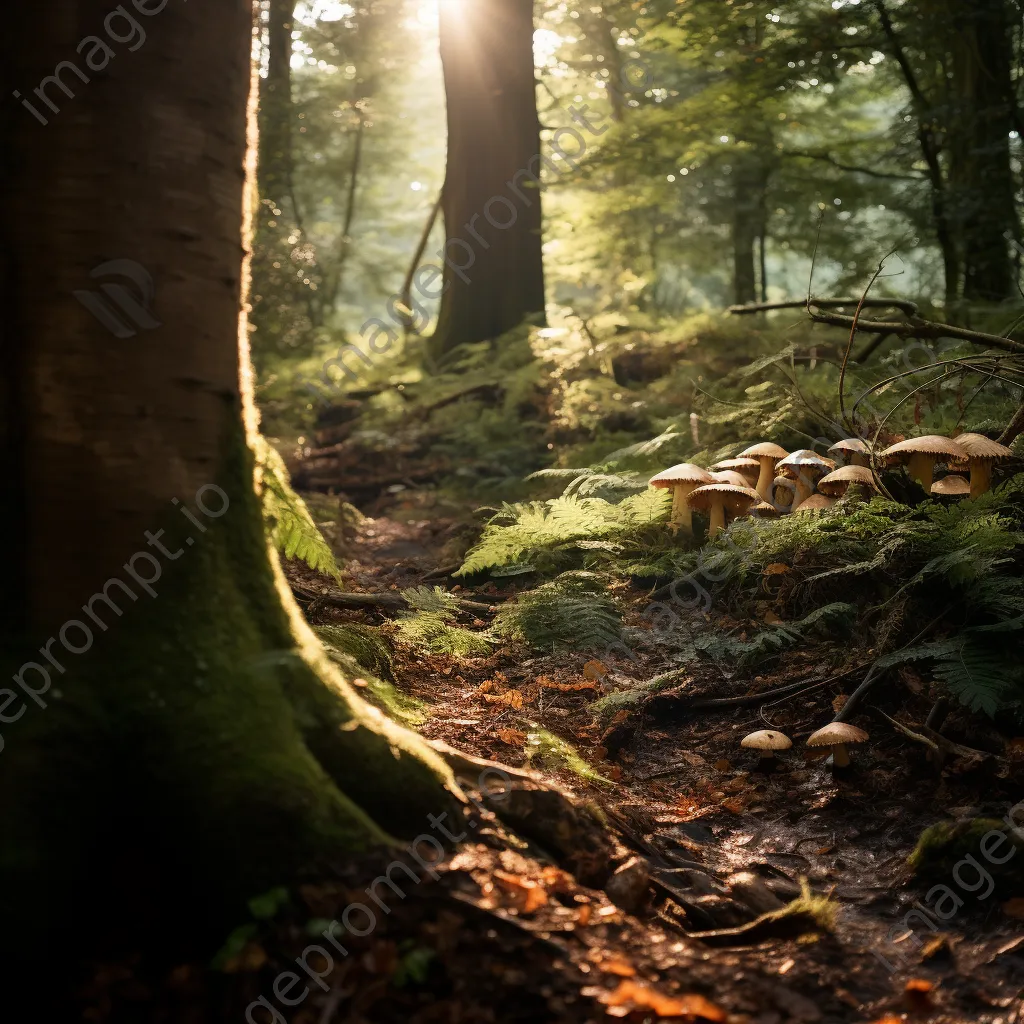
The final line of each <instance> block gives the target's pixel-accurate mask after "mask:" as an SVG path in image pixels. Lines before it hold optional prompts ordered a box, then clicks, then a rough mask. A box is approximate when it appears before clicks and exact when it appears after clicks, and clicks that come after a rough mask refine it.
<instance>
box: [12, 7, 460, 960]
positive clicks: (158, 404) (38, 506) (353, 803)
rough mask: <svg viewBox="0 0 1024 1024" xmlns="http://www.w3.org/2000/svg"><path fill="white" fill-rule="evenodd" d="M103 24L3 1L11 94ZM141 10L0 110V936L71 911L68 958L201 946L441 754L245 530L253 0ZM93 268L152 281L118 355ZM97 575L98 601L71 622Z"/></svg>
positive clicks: (23, 943) (428, 806)
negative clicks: (307, 620) (109, 41)
mask: <svg viewBox="0 0 1024 1024" xmlns="http://www.w3.org/2000/svg"><path fill="white" fill-rule="evenodd" d="M108 11H109V4H108V3H106V0H52V2H51V3H49V4H46V5H45V6H44V5H37V4H24V5H17V6H16V7H15V8H14V9H13V10H12V12H10V13H11V18H10V19H9V20H8V23H7V26H6V27H7V28H8V29H10V31H8V32H5V34H4V37H3V40H2V42H0V57H2V68H3V70H2V72H0V74H4V75H5V76H9V77H10V81H9V82H8V83H7V84H8V86H9V88H8V93H7V94H8V95H10V91H11V89H12V88H20V89H21V90H22V91H25V86H26V83H33V82H39V81H40V79H41V78H42V77H43V76H45V75H48V74H50V73H51V71H52V69H53V64H54V59H55V58H54V55H55V54H57V55H65V54H74V53H75V46H76V44H77V43H78V41H79V38H80V33H81V30H82V26H91V25H98V24H102V23H103V18H104V17H105V16H106V14H107V13H108ZM140 20H141V21H142V22H145V27H146V29H147V31H148V40H147V43H146V48H145V52H144V53H140V54H133V53H130V52H127V51H125V52H122V53H119V54H118V55H117V58H116V59H115V60H112V61H111V62H110V64H109V67H108V68H107V69H105V70H104V71H103V72H97V73H96V74H95V76H94V77H93V76H90V77H93V80H92V81H91V82H90V83H89V84H87V85H85V84H83V86H82V88H81V89H80V90H76V92H77V95H76V96H75V98H73V99H68V100H67V103H66V104H63V103H62V104H61V105H62V106H63V108H64V109H62V110H61V112H60V113H59V114H54V115H53V118H52V119H51V123H50V124H49V125H48V126H43V125H41V124H40V123H39V122H38V121H37V120H36V119H34V118H33V116H32V115H31V114H30V113H28V112H27V111H25V110H23V109H21V108H20V107H18V106H17V105H15V104H6V105H5V110H4V113H3V115H2V116H3V117H4V118H5V123H4V125H3V127H4V131H5V143H6V145H5V152H6V153H8V154H16V156H15V157H13V158H10V159H5V161H4V162H3V164H2V166H0V174H3V191H4V196H5V199H6V208H7V211H8V212H7V216H6V217H5V218H4V228H3V231H4V233H3V237H2V248H0V266H2V269H3V274H2V277H0V292H2V295H0V297H2V300H3V304H4V310H5V316H4V318H3V328H2V329H3V356H4V360H5V362H4V370H5V375H6V381H7V383H6V388H7V390H6V392H5V394H4V399H5V400H4V404H3V406H2V407H0V437H2V439H3V446H4V448H3V450H4V454H5V455H6V456H7V462H8V465H7V466H5V467H4V468H5V470H6V471H8V474H9V475H8V476H7V479H8V480H9V482H10V483H11V485H12V490H14V491H15V493H18V494H19V495H21V501H22V506H21V509H20V512H19V514H18V520H19V522H20V524H21V527H22V532H21V533H19V534H18V535H17V539H16V540H14V539H13V538H11V537H8V543H7V544H5V547H6V548H7V549H8V557H9V558H11V559H12V560H13V561H14V563H15V564H14V565H13V567H12V569H13V571H12V572H10V573H6V574H5V575H4V576H3V577H2V578H0V592H3V594H4V598H5V600H6V601H7V602H9V603H12V604H17V605H19V606H20V608H21V614H20V616H19V617H18V619H17V620H9V621H8V622H6V623H5V626H6V627H7V629H6V633H5V636H4V643H3V647H2V653H3V657H4V661H5V663H6V665H7V666H8V668H7V670H6V676H5V678H6V679H11V678H12V674H13V675H14V676H21V678H22V681H23V682H27V683H28V685H29V687H31V688H34V689H35V690H36V691H38V696H37V697H32V696H31V694H30V693H29V691H28V689H26V688H24V687H22V686H20V685H19V684H18V682H17V680H16V681H15V684H14V685H13V687H12V683H10V682H8V683H7V684H6V685H7V686H8V687H12V689H11V690H9V691H6V692H4V691H0V722H2V723H3V724H2V725H0V734H2V738H3V744H2V746H0V820H2V821H3V829H2V830H0V870H2V874H3V877H4V881H5V884H4V886H3V887H2V890H0V918H2V920H3V921H4V924H5V927H4V929H3V939H0V946H2V947H3V949H4V951H5V952H10V951H11V950H12V947H15V946H17V947H21V948H22V949H23V950H31V949H32V948H33V943H34V942H35V941H36V940H37V939H39V938H40V937H41V934H45V932H46V931H47V930H48V929H50V928H51V927H52V922H53V921H54V920H56V919H57V915H61V916H62V917H67V918H68V919H71V920H83V919H84V920H89V921H90V922H91V924H90V927H89V928H88V929H85V930H84V931H83V933H82V934H81V935H80V936H79V937H80V939H81V940H82V942H84V943H87V944H89V945H90V946H101V945H103V944H104V943H105V942H107V941H108V940H109V941H111V942H113V941H115V940H117V941H122V942H123V941H124V940H125V939H126V937H130V936H135V937H134V938H128V941H130V942H132V943H136V942H137V940H138V936H139V935H143V934H150V935H156V936H158V937H159V939H160V941H163V942H167V943H174V942H176V941H178V940H183V939H184V938H186V937H187V938H188V939H189V940H190V941H191V942H193V943H199V944H201V943H203V942H204V941H208V940H211V939H212V940H213V941H222V940H223V936H224V934H225V928H227V927H230V926H233V925H234V924H237V923H238V921H239V920H240V919H242V920H244V909H243V908H244V901H245V899H247V898H248V897H251V896H253V895H255V894H257V893H259V892H261V891H264V890H265V889H267V888H269V887H270V886H271V885H279V884H282V883H285V884H287V881H288V880H289V879H291V878H294V877H295V872H296V871H297V870H299V869H300V868H301V867H303V866H304V865H310V864H313V863H315V862H316V861H317V860H318V859H319V858H325V857H335V858H336V857H337V856H338V855H339V854H342V855H344V854H345V853H346V852H348V851H355V850H360V849H366V848H368V847H371V846H373V845H375V844H378V843H381V842H384V841H385V840H386V839H387V837H388V836H389V835H393V836H396V837H397V836H403V837H406V836H408V837H411V836H413V835H416V834H418V833H419V832H422V831H423V828H424V822H425V819H426V816H427V814H428V813H434V814H438V813H441V812H444V811H448V810H452V809H454V808H455V806H456V804H455V803H454V799H455V798H454V797H453V795H452V794H453V792H455V790H454V784H453V783H451V780H450V776H449V775H448V774H447V773H446V772H445V770H444V769H443V767H442V765H441V763H440V761H439V759H438V758H437V756H435V754H434V753H433V752H431V751H430V750H429V749H428V748H427V747H426V745H425V744H423V743H422V742H421V741H420V740H419V739H418V738H417V737H415V736H413V735H412V734H410V733H407V732H405V731H404V730H401V729H398V728H397V727H395V726H393V725H392V724H391V723H388V722H386V721H385V720H383V718H382V716H380V715H379V714H378V713H376V712H375V711H373V710H372V709H370V708H368V707H367V706H366V705H364V704H362V703H361V702H360V700H359V699H358V698H357V697H356V696H355V694H354V693H353V691H352V690H351V689H350V688H349V686H348V684H347V683H346V682H345V681H344V680H343V679H342V678H341V677H340V675H338V674H337V672H336V671H335V670H334V669H333V668H332V667H331V665H330V664H329V663H328V662H327V660H326V659H325V657H324V656H323V654H322V652H321V649H320V647H319V645H318V644H317V643H316V641H315V638H314V637H313V635H312V634H311V632H310V631H309V630H308V629H307V628H306V627H305V625H304V624H303V622H302V621H301V617H300V615H299V613H298V610H297V608H296V606H295V605H294V603H293V601H292V600H291V598H290V596H289V595H288V594H287V588H286V587H285V586H284V585H283V580H282V577H281V573H280V569H279V567H278V566H277V563H276V559H275V558H274V556H273V554H272V552H271V551H270V550H269V549H268V545H267V542H266V537H265V532H264V528H263V524H262V518H261V514H260V508H259V501H258V497H257V494H256V491H255V482H254V466H253V456H252V451H251V447H250V444H249V443H247V442H248V441H250V440H251V438H252V437H253V436H254V431H255V429H256V414H255V411H254V407H253V404H252V399H251V394H250V389H249V384H250V377H251V373H250V369H249V363H248V349H247V345H248V328H247V323H246V318H245V316H244V314H242V313H240V310H241V309H243V308H244V304H245V299H246V293H245V289H246V283H247V275H248V265H247V258H246V250H247V247H248V245H249V238H248V234H247V228H248V224H249V222H250V218H251V211H250V210H249V209H248V206H249V203H248V202H247V196H248V195H249V194H250V193H249V191H248V186H249V183H250V182H251V179H252V172H253V170H254V166H255V149H254V145H253V146H247V129H248V139H249V141H251V142H252V143H253V144H254V143H255V135H254V132H253V129H254V126H255V106H254V105H253V104H251V103H250V102H249V98H250V48H251V29H252V7H251V4H250V3H249V0H223V2H221V3H219V4H216V5H213V6H210V5H200V4H194V3H189V4H184V3H181V4H178V3H175V4H170V5H168V6H167V7H166V8H165V9H163V10H162V11H161V12H159V13H158V14H154V15H152V16H151V17H149V18H147V17H144V16H143V17H141V19H140ZM57 95H61V94H59V93H58V94H57ZM141 166H144V167H145V168H146V173H144V174H143V173H140V172H139V167H141ZM243 225H245V227H244V228H243V227H242V226H243ZM111 258H125V259H133V260H136V261H138V262H139V263H140V264H142V266H143V267H145V268H146V270H147V271H148V272H149V273H150V274H152V277H153V279H154V281H155V302H154V306H153V313H154V315H155V316H156V318H157V319H158V320H159V321H161V322H162V323H161V326H159V327H158V328H157V329H155V330H152V331H151V332H146V333H141V334H139V335H138V336H136V337H134V338H132V339H130V340H128V341H125V340H123V339H118V338H115V337H113V336H112V335H111V334H110V333H109V332H108V330H107V329H106V328H105V327H104V326H103V325H102V324H100V323H99V322H98V321H97V320H95V319H94V318H93V317H92V316H90V314H89V312H88V311H87V310H86V309H85V308H84V307H83V306H82V305H81V304H80V303H79V302H78V301H77V300H76V299H75V298H74V296H73V295H72V292H73V291H74V290H76V289H81V288H83V287H86V288H87V287H89V286H90V277H89V272H90V270H91V269H92V268H93V267H94V266H96V264H97V263H99V262H101V261H103V260H108V259H111ZM179 502H180V504H176V503H179ZM3 504H6V501H5V502H4V503H3ZM185 509H188V510H189V514H190V515H191V516H193V517H194V519H189V518H188V517H187V516H186V515H185V514H184V512H185ZM205 509H212V510H213V511H214V512H216V513H217V514H216V515H213V514H210V513H208V512H206V511H205ZM218 510H219V511H218ZM160 531H163V532H160ZM160 545H162V546H160ZM131 567H134V568H135V569H136V570H138V574H137V575H139V576H141V577H143V578H148V579H149V580H150V583H149V584H146V586H143V585H142V584H141V583H140V582H139V580H138V579H137V576H136V575H133V574H132V572H131V571H130V569H131ZM158 570H159V571H158ZM115 580H117V581H120V583H119V584H118V585H116V586H114V585H112V586H111V588H110V589H109V594H110V596H111V597H113V599H114V601H115V604H116V605H119V608H114V609H112V608H111V607H110V606H109V605H106V604H104V603H102V602H99V603H97V602H92V605H91V607H92V612H88V611H87V609H86V607H85V606H86V605H87V603H89V602H90V601H91V599H92V597H93V595H97V594H100V593H102V591H103V588H104V586H105V585H106V584H108V583H110V581H115ZM123 588H126V589H127V592H128V593H130V594H132V595H133V596H131V597H130V598H129V597H128V596H126V594H125V590H124V589H123ZM150 591H152V594H151V593H150ZM93 613H95V614H93ZM97 616H98V618H97ZM12 623H14V624H16V626H17V627H18V628H17V629H16V630H12V629H11V624H12ZM87 636H88V637H89V640H88V644H87V643H86V637H87ZM48 638H54V639H48ZM76 645H77V649H75V648H76ZM41 646H43V647H44V648H45V650H43V651H41V650H40V647H41ZM51 656H52V660H51ZM29 663H35V665H36V666H37V668H25V666H26V665H28V664H29ZM10 694H13V697H11V696H9V695H10ZM145 929H152V932H149V933H147V932H146V931H145ZM133 948H134V947H133ZM193 948H194V946H193Z"/></svg>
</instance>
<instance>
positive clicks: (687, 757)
mask: <svg viewBox="0 0 1024 1024" xmlns="http://www.w3.org/2000/svg"><path fill="white" fill-rule="evenodd" d="M679 756H680V757H681V758H682V759H683V760H684V761H685V762H686V763H687V764H692V765H693V766H694V768H700V767H701V766H702V765H705V764H707V761H706V760H705V759H704V758H703V757H701V756H700V754H697V753H695V752H694V751H692V750H680V751H679Z"/></svg>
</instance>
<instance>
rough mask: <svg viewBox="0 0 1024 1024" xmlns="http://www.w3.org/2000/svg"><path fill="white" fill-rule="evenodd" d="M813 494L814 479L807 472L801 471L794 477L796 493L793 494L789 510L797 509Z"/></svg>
mask: <svg viewBox="0 0 1024 1024" xmlns="http://www.w3.org/2000/svg"><path fill="white" fill-rule="evenodd" d="M813 493H814V477H812V476H811V474H810V473H808V472H807V470H801V471H800V472H798V473H797V476H796V491H795V492H794V494H793V504H792V505H791V506H790V507H791V508H794V509H795V508H797V507H798V506H799V505H800V504H801V502H804V501H806V500H807V499H808V498H809V497H810V496H811V495H812V494H813Z"/></svg>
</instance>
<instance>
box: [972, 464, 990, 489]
mask: <svg viewBox="0 0 1024 1024" xmlns="http://www.w3.org/2000/svg"><path fill="white" fill-rule="evenodd" d="M993 465H994V463H993V462H992V460H991V459H971V497H972V498H980V497H981V496H982V495H983V494H984V493H985V492H986V491H990V490H991V489H992V466H993Z"/></svg>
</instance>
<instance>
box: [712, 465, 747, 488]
mask: <svg viewBox="0 0 1024 1024" xmlns="http://www.w3.org/2000/svg"><path fill="white" fill-rule="evenodd" d="M711 477H712V479H711V481H710V482H711V483H715V484H733V485H734V486H735V487H750V481H749V480H748V479H747V478H746V477H745V476H744V475H743V474H742V473H737V472H736V470H735V469H720V470H718V471H717V472H715V473H712V474H711Z"/></svg>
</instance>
